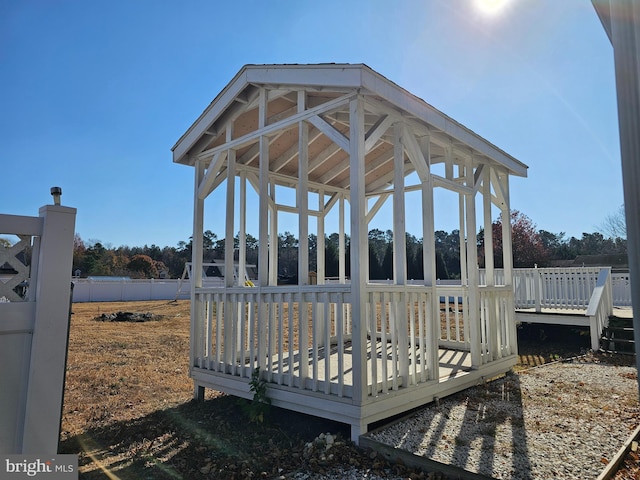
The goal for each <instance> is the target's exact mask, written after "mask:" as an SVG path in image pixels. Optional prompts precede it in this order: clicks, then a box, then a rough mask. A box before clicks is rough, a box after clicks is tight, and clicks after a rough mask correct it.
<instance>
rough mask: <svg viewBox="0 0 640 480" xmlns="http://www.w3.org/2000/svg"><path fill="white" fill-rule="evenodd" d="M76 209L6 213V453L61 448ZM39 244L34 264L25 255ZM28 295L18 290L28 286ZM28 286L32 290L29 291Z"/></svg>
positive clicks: (0, 296) (1, 328)
mask: <svg viewBox="0 0 640 480" xmlns="http://www.w3.org/2000/svg"><path fill="white" fill-rule="evenodd" d="M75 218H76V209H75V208H69V207H62V206H59V205H47V206H44V207H42V208H41V209H40V216H39V217H25V216H16V215H4V214H0V235H12V236H14V235H15V236H17V237H18V238H19V239H20V240H19V241H18V242H17V243H15V244H14V245H12V246H11V247H8V248H2V247H0V266H6V265H7V264H8V265H10V267H11V271H10V272H9V273H5V275H3V277H2V279H0V365H1V367H0V453H2V454H37V455H52V454H55V453H57V450H58V438H59V434H60V416H61V412H62V395H63V391H64V378H65V366H66V354H67V340H68V332H69V308H70V295H71V267H72V262H73V236H74V228H75ZM29 248H31V262H30V265H25V263H24V262H23V261H22V260H21V258H24V257H25V254H23V253H22V252H25V251H27V252H28V250H29ZM25 282H27V283H28V288H27V289H26V297H22V296H21V295H19V294H17V293H16V292H15V287H18V286H21V287H22V286H23V285H25ZM23 291H24V290H23Z"/></svg>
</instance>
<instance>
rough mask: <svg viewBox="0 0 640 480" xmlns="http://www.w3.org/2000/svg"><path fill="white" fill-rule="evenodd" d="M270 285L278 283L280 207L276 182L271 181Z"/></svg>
mask: <svg viewBox="0 0 640 480" xmlns="http://www.w3.org/2000/svg"><path fill="white" fill-rule="evenodd" d="M269 195H270V198H271V201H270V202H269V204H270V208H269V214H270V216H271V222H270V224H269V285H278V207H277V205H276V184H275V182H273V181H270V182H269Z"/></svg>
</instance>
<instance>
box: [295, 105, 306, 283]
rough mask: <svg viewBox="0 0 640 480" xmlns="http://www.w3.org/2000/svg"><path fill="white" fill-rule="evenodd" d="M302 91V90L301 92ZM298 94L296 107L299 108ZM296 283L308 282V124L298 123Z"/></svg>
mask: <svg viewBox="0 0 640 480" xmlns="http://www.w3.org/2000/svg"><path fill="white" fill-rule="evenodd" d="M302 93H304V92H302ZM300 101H301V99H300V95H298V108H300ZM298 138H299V140H298V188H297V190H296V193H297V196H298V199H297V200H298V202H297V203H298V212H299V213H298V285H308V284H309V126H308V125H307V123H306V122H300V123H299V124H298Z"/></svg>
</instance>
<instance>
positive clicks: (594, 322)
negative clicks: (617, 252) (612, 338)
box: [585, 268, 613, 350]
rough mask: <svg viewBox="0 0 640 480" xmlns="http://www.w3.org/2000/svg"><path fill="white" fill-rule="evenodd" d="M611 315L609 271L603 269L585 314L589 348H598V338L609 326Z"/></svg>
mask: <svg viewBox="0 0 640 480" xmlns="http://www.w3.org/2000/svg"><path fill="white" fill-rule="evenodd" d="M612 313H613V308H612V288H611V269H610V268H603V269H601V270H600V273H599V274H598V278H597V281H596V286H595V288H594V289H593V293H592V294H591V300H590V302H589V308H588V309H587V313H586V314H585V315H586V316H587V317H589V325H590V331H591V348H592V349H593V350H598V349H599V348H600V337H601V335H602V331H603V330H604V328H605V327H606V326H607V325H609V317H610V316H611V314H612Z"/></svg>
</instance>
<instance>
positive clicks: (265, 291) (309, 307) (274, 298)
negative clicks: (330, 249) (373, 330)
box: [192, 284, 353, 397]
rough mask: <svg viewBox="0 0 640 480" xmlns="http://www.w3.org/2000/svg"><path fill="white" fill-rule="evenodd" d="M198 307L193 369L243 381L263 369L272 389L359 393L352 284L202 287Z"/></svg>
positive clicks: (339, 393)
mask: <svg viewBox="0 0 640 480" xmlns="http://www.w3.org/2000/svg"><path fill="white" fill-rule="evenodd" d="M196 308H197V309H198V310H199V312H200V314H199V315H197V316H196V318H197V323H196V325H195V329H196V332H195V339H194V340H193V341H194V342H195V343H194V345H193V353H192V356H193V358H192V362H193V363H192V364H193V366H195V367H198V368H203V369H207V370H211V371H214V372H220V373H224V374H229V375H233V376H239V377H243V378H250V377H251V374H252V372H253V371H254V370H255V369H256V368H260V371H261V372H264V373H263V375H264V378H265V379H266V381H268V382H271V383H276V384H279V385H286V386H289V387H294V388H299V389H304V390H311V391H314V392H322V393H325V394H333V395H337V396H339V397H350V396H351V395H352V390H353V388H352V386H351V384H350V383H351V382H349V381H347V379H346V378H345V371H346V370H348V369H345V357H346V355H348V354H349V352H350V348H351V347H350V342H351V305H350V288H349V286H348V285H335V284H334V285H326V286H324V285H314V286H312V287H302V288H300V287H298V286H291V287H285V286H280V287H262V288H258V287H234V288H226V289H218V288H209V289H207V288H202V289H198V290H197V291H196ZM332 355H334V356H335V358H336V360H337V363H336V364H334V363H332V361H331V360H332V359H331V357H332Z"/></svg>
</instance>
